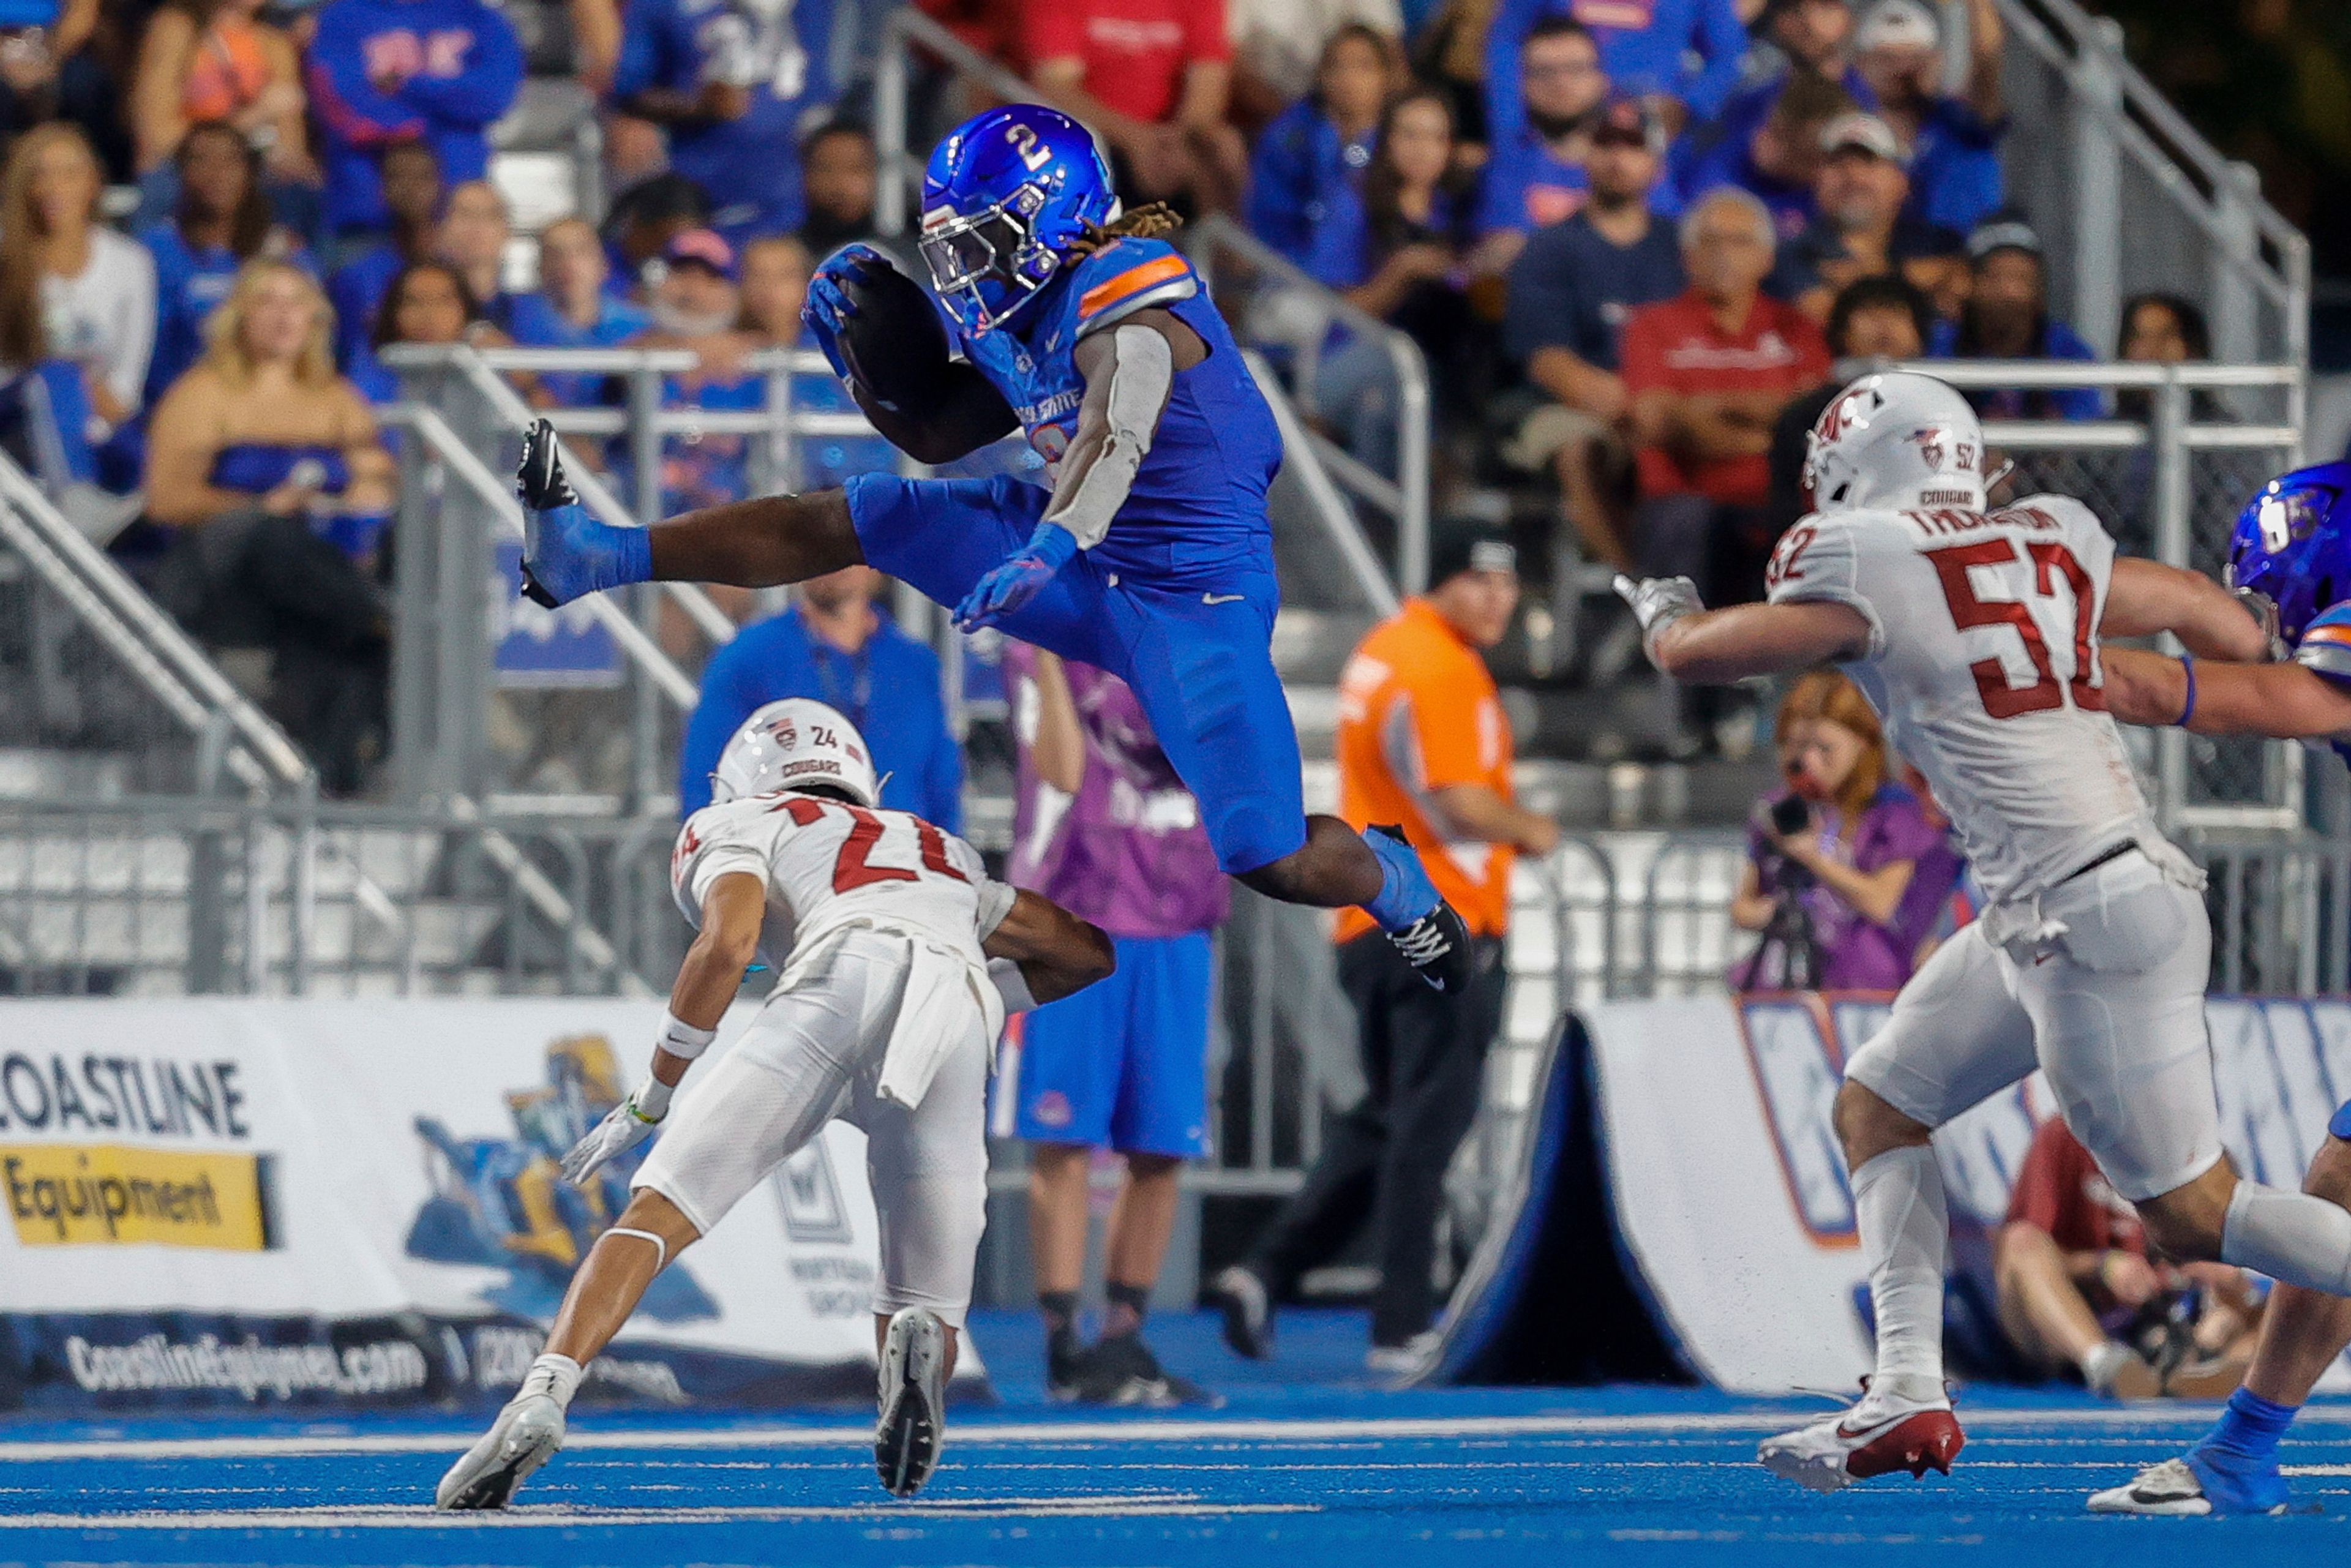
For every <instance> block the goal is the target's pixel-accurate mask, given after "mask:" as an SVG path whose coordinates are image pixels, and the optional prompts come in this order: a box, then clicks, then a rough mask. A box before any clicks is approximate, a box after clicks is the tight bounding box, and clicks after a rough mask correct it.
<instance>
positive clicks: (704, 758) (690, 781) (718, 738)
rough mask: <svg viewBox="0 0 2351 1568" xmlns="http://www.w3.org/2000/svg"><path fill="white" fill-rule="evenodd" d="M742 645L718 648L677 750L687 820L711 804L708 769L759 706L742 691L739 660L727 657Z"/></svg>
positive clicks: (679, 796) (679, 801) (679, 790)
mask: <svg viewBox="0 0 2351 1568" xmlns="http://www.w3.org/2000/svg"><path fill="white" fill-rule="evenodd" d="M741 645H742V643H741V642H740V640H739V639H738V640H737V641H736V642H734V643H728V644H727V645H726V647H724V648H721V649H720V650H719V651H718V652H717V653H713V654H712V655H711V656H710V664H709V665H708V667H707V668H705V670H704V671H703V674H702V695H701V696H700V697H699V698H698V699H697V700H696V701H695V705H694V716H693V717H691V718H689V719H687V720H686V723H685V739H684V743H683V744H682V745H680V746H679V747H678V758H677V809H678V811H679V813H680V814H681V815H684V816H688V817H690V816H692V815H694V813H695V812H696V811H699V810H702V808H703V807H705V806H707V805H708V804H710V770H711V769H712V768H716V767H717V766H718V754H719V753H720V752H722V751H724V750H726V742H727V741H728V739H730V738H731V737H733V736H734V734H735V732H736V730H737V729H738V728H740V727H742V724H743V721H744V720H745V719H747V718H748V717H750V716H751V714H752V712H753V711H754V710H755V709H756V708H757V707H758V706H759V705H758V703H757V702H754V701H752V700H750V699H751V694H750V693H748V692H747V691H745V690H744V689H743V686H742V682H741V679H740V678H739V676H738V675H737V669H736V666H737V664H740V663H741V660H740V659H739V658H738V657H733V656H730V655H732V654H733V653H734V650H735V649H737V648H738V647H740V646H741Z"/></svg>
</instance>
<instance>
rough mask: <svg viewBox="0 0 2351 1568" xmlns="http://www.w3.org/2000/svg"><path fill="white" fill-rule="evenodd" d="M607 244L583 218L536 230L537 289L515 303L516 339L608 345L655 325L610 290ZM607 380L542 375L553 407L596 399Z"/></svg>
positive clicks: (537, 345)
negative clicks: (605, 253)
mask: <svg viewBox="0 0 2351 1568" xmlns="http://www.w3.org/2000/svg"><path fill="white" fill-rule="evenodd" d="M608 270H609V268H608V264H607V263H606V261H605V258H604V242H603V241H602V240H601V239H600V238H598V237H597V235H596V228H595V225H592V224H590V222H589V221H588V220H587V219H585V218H559V219H557V220H556V221H555V222H553V223H551V224H549V225H547V226H546V227H545V228H543V229H541V230H539V231H538V293H536V294H526V295H524V296H523V297H522V298H519V299H517V300H516V301H515V302H514V310H513V312H512V318H513V322H514V325H513V328H512V330H513V333H514V340H515V341H516V342H517V343H520V344H522V345H524V346H525V347H527V348H533V349H609V348H611V347H613V346H615V345H617V344H620V343H622V342H625V341H627V340H629V339H631V338H633V337H635V336H636V335H637V334H638V333H640V332H642V331H643V330H644V329H646V328H647V327H649V326H651V325H652V324H653V318H652V317H651V316H649V315H647V314H646V313H645V312H644V311H643V309H641V308H638V307H636V306H634V305H632V304H630V303H629V302H628V301H627V300H625V299H622V298H617V297H616V296H614V295H612V294H611V293H608V292H607V291H606V290H605V287H604V276H605V273H606V272H607V271H608ZM603 383H604V378H603V377H602V376H601V375H595V374H591V373H589V372H587V371H550V372H548V373H546V374H542V375H541V376H540V377H539V378H538V385H539V389H540V391H541V392H544V393H545V394H546V398H547V402H548V403H549V406H551V407H558V408H571V407H577V406H580V405H581V404H585V403H590V402H594V401H596V394H597V392H599V391H600V390H601V388H602V386H603Z"/></svg>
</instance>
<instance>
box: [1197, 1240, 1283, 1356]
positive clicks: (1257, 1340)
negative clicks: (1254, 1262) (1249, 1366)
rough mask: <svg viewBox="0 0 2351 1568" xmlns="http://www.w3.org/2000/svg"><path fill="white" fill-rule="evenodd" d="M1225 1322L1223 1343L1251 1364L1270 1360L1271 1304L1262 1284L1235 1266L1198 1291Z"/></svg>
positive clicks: (1256, 1277) (1263, 1283)
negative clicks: (1246, 1358)
mask: <svg viewBox="0 0 2351 1568" xmlns="http://www.w3.org/2000/svg"><path fill="white" fill-rule="evenodd" d="M1200 1293H1201V1294H1202V1295H1203V1296H1204V1297H1206V1298H1207V1302H1208V1304H1209V1305H1210V1306H1212V1307H1214V1308H1216V1309H1217V1312H1219V1313H1220V1314H1221V1315H1222V1316H1223V1318H1224V1320H1225V1343H1227V1344H1228V1345H1230V1346H1232V1349H1233V1354H1235V1355H1244V1356H1247V1357H1248V1358H1249V1360H1251V1361H1270V1360H1271V1359H1272V1358H1273V1302H1272V1300H1271V1298H1270V1296H1269V1294H1268V1293H1267V1291H1266V1288H1265V1281H1263V1280H1261V1279H1259V1278H1258V1276H1257V1275H1256V1274H1255V1273H1253V1272H1252V1271H1250V1270H1248V1269H1245V1268H1243V1267H1242V1266H1241V1265H1239V1264H1238V1263H1236V1264H1234V1265H1233V1266H1232V1267H1231V1268H1229V1269H1227V1270H1223V1271H1222V1272H1221V1273H1219V1274H1218V1275H1217V1277H1216V1278H1215V1279H1213V1280H1211V1281H1208V1288H1207V1290H1205V1291H1201V1292H1200Z"/></svg>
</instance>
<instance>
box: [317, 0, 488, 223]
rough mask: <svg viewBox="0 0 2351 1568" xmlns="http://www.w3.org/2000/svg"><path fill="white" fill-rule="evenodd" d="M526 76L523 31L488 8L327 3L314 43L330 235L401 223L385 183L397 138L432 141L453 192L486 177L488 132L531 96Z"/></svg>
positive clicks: (423, 1)
mask: <svg viewBox="0 0 2351 1568" xmlns="http://www.w3.org/2000/svg"><path fill="white" fill-rule="evenodd" d="M522 68H523V58H522V44H521V41H520V40H519V39H517V37H515V30H514V26H513V24H512V23H510V22H508V21H507V19H506V18H505V17H504V16H500V15H499V14H498V13H497V12H496V11H494V10H492V9H491V8H490V7H489V6H487V5H484V4H482V0H328V4H327V5H324V6H322V7H321V8H320V9H319V23H318V30H317V32H316V33H315V34H314V35H313V36H312V37H311V40H310V47H309V79H310V106H311V109H312V110H313V112H314V113H315V114H316V116H317V118H318V121H319V129H320V131H322V132H323V133H324V141H325V147H324V153H325V156H324V159H323V162H324V163H325V165H326V172H327V204H326V206H327V211H326V216H327V226H328V228H329V230H330V231H331V232H333V233H335V234H339V235H348V234H350V233H353V232H354V231H369V230H378V229H381V228H384V227H386V226H387V225H390V224H391V223H392V213H391V212H390V210H389V209H388V208H387V206H386V205H385V202H384V193H383V188H382V186H381V183H380V182H379V181H378V179H377V158H378V156H379V154H381V152H382V150H383V149H384V148H385V147H386V146H387V145H389V144H390V143H392V142H395V141H423V142H424V143H426V144H427V145H429V146H430V147H431V148H432V149H433V152H434V156H435V157H436V158H438V159H439V161H440V169H441V174H442V177H443V178H444V179H445V180H447V181H448V182H449V183H452V184H455V183H457V182H459V181H464V180H478V179H480V178H481V177H482V173H483V172H484V171H485V170H486V169H487V168H488V167H489V141H488V139H487V136H486V131H488V130H489V127H490V123H491V122H492V121H493V120H496V119H497V118H498V117H499V116H500V115H502V114H504V113H505V112H506V111H507V108H508V107H509V106H510V105H512V104H513V102H514V100H515V95H516V94H517V92H519V91H520V90H521V89H522Z"/></svg>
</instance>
